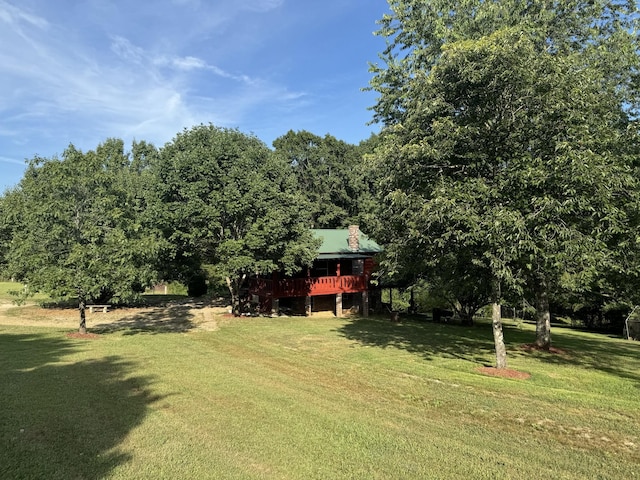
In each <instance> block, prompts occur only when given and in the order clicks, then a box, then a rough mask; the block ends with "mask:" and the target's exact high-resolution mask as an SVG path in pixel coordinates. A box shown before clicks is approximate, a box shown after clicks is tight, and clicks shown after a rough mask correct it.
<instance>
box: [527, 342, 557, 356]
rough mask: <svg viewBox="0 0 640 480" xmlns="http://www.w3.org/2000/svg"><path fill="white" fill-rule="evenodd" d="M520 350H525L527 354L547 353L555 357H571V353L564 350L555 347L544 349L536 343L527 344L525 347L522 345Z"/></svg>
mask: <svg viewBox="0 0 640 480" xmlns="http://www.w3.org/2000/svg"><path fill="white" fill-rule="evenodd" d="M520 349H521V350H524V351H525V352H547V353H553V354H555V355H569V352H568V351H567V350H563V349H562V348H557V347H553V346H551V347H549V348H542V347H539V346H538V345H536V344H535V343H525V344H524V345H520Z"/></svg>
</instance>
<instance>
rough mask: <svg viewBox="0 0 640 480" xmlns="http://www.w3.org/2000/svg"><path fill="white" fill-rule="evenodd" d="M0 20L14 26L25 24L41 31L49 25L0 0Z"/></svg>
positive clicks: (39, 18)
mask: <svg viewBox="0 0 640 480" xmlns="http://www.w3.org/2000/svg"><path fill="white" fill-rule="evenodd" d="M0 20H2V21H4V22H5V23H8V24H12V25H14V26H15V25H18V24H21V23H27V24H29V25H32V26H35V27H38V28H41V29H44V28H46V27H47V26H48V25H49V22H47V20H45V19H44V18H42V17H39V16H37V15H33V14H31V13H29V12H27V11H26V10H23V9H20V8H18V7H16V6H14V5H11V4H9V3H7V2H5V1H2V0H0Z"/></svg>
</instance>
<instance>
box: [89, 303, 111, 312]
mask: <svg viewBox="0 0 640 480" xmlns="http://www.w3.org/2000/svg"><path fill="white" fill-rule="evenodd" d="M87 307H88V308H89V313H93V310H94V309H102V312H103V313H107V312H108V311H109V307H111V305H87Z"/></svg>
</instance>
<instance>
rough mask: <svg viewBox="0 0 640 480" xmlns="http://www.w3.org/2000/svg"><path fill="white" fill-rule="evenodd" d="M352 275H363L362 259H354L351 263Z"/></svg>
mask: <svg viewBox="0 0 640 480" xmlns="http://www.w3.org/2000/svg"><path fill="white" fill-rule="evenodd" d="M352 275H364V260H362V259H359V260H354V261H353V263H352Z"/></svg>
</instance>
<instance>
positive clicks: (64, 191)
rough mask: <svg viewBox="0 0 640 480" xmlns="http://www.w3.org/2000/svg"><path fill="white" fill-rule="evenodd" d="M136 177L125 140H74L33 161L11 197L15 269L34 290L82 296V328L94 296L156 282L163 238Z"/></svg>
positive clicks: (128, 294) (124, 293) (122, 296)
mask: <svg viewBox="0 0 640 480" xmlns="http://www.w3.org/2000/svg"><path fill="white" fill-rule="evenodd" d="M134 177H135V175H134V173H133V172H132V171H131V169H130V160H129V156H128V155H127V154H125V152H124V149H123V143H122V141H121V140H114V139H111V140H107V141H106V142H105V143H103V144H101V145H99V146H98V147H97V148H96V150H95V151H89V152H87V153H83V152H81V151H80V150H77V149H76V148H75V147H74V146H73V145H70V146H69V148H68V149H67V150H65V152H64V154H63V156H62V158H61V159H57V158H51V159H46V158H39V157H36V158H34V159H33V160H31V161H30V163H29V166H28V168H27V171H26V173H25V176H24V178H23V179H22V180H21V182H20V184H19V185H18V187H17V188H16V190H15V191H14V192H12V193H11V195H10V197H9V199H10V205H11V211H12V212H13V217H12V219H11V224H12V232H13V237H12V240H11V244H10V247H9V252H8V254H7V260H8V267H7V270H8V272H9V274H10V275H11V276H13V277H14V278H15V279H16V280H19V281H21V282H23V283H24V284H25V285H26V288H27V292H28V293H31V292H36V291H41V292H45V293H47V294H49V295H50V296H51V297H52V298H54V299H56V300H65V299H72V298H75V299H77V300H78V307H79V312H80V326H79V331H80V332H81V333H86V319H85V306H86V305H87V303H88V302H92V301H96V300H98V299H101V300H109V299H112V300H115V301H121V300H126V299H129V298H132V297H134V296H135V295H136V294H138V293H140V292H141V291H143V289H144V287H145V286H148V285H150V284H151V282H152V281H153V280H155V277H156V275H155V270H154V265H155V258H156V257H157V256H158V253H159V251H160V250H161V248H162V245H163V244H162V241H161V238H160V236H159V232H156V231H155V230H154V229H151V228H149V227H148V225H145V224H144V222H143V217H142V214H141V211H140V209H139V208H136V204H137V200H136V195H135V193H136V192H135V191H134V190H132V183H133V182H135V180H134Z"/></svg>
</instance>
